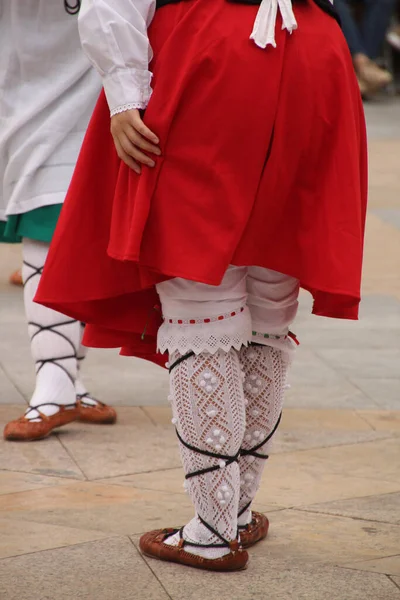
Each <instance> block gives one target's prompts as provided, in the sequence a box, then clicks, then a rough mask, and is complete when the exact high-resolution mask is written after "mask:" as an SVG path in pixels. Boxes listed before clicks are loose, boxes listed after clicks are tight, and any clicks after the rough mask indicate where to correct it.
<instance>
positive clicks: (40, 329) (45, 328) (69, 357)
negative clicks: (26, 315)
mask: <svg viewBox="0 0 400 600" xmlns="http://www.w3.org/2000/svg"><path fill="white" fill-rule="evenodd" d="M75 323H76V321H74V320H69V321H63V322H62V323H55V324H54V325H40V324H39V323H34V322H33V321H29V323H28V325H32V326H33V327H37V331H35V333H34V334H33V336H32V337H31V342H32V341H33V340H34V338H35V337H36V336H37V335H38V334H39V333H43V332H44V331H49V332H50V333H54V335H58V336H60V337H62V338H63V339H64V340H65V341H66V342H68V344H69V345H70V346H71V348H72V350H73V354H69V355H66V356H56V357H54V358H46V359H44V360H37V361H36V365H38V368H37V369H36V375H37V374H38V373H39V372H40V371H41V370H42V368H43V367H44V365H47V364H52V365H54V366H55V367H58V368H59V369H61V370H62V371H64V373H65V374H66V375H67V377H68V379H69V380H70V381H71V383H72V384H73V385H75V379H74V378H73V377H72V375H71V374H70V373H69V371H68V370H67V369H66V368H65V367H63V365H60V364H59V362H58V361H62V360H72V359H75V360H76V358H77V357H76V350H75V346H74V345H73V343H72V342H71V340H70V339H69V338H68V337H67V336H66V335H64V334H63V333H61V332H60V331H56V330H55V329H54V328H55V327H62V326H64V325H73V324H75Z"/></svg>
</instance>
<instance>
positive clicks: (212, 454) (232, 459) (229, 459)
mask: <svg viewBox="0 0 400 600" xmlns="http://www.w3.org/2000/svg"><path fill="white" fill-rule="evenodd" d="M194 355H195V353H194V352H188V353H187V354H184V355H183V356H180V357H179V358H178V359H177V360H176V361H175V362H174V363H173V364H172V365H171V366H170V367H169V372H170V373H171V372H172V371H173V370H174V369H175V368H176V367H177V366H178V365H180V364H181V363H182V362H183V361H185V360H187V359H188V358H191V357H192V356H194ZM175 431H176V435H177V437H178V440H179V441H180V443H181V444H182V445H183V446H185V448H187V449H188V450H191V451H192V452H197V454H201V455H203V456H209V457H210V458H217V459H219V460H223V461H224V462H225V467H227V466H229V465H231V464H233V463H234V462H237V461H238V460H239V456H240V449H239V450H238V451H237V453H236V454H235V456H228V455H226V454H217V453H215V452H209V451H208V450H201V449H200V448H196V446H192V445H191V444H188V443H187V442H185V440H184V439H183V438H182V437H181V436H180V434H179V431H178V429H177V428H175ZM220 468H221V467H220V466H219V465H214V466H213V467H207V468H205V469H200V470H198V471H193V472H192V473H188V474H187V475H185V479H191V478H192V477H198V476H200V475H205V474H206V473H213V472H214V471H219V470H220ZM197 518H198V519H199V521H200V522H201V523H202V524H203V525H204V527H206V528H207V529H208V530H209V531H210V532H211V533H213V534H214V535H215V536H216V537H218V538H219V539H220V540H221V544H198V543H195V542H190V541H187V540H185V539H184V537H183V530H184V527H182V528H181V529H180V530H179V537H180V539H181V540H183V545H187V546H195V547H196V548H230V545H231V542H229V541H228V540H226V539H225V538H224V537H223V536H222V535H221V534H220V533H219V532H218V531H217V530H216V529H214V527H212V526H211V525H210V524H209V523H207V522H206V521H205V520H204V519H203V518H202V517H201V516H200V515H199V514H198V515H197ZM175 533H177V532H174V533H171V536H172V535H174V534H175ZM168 537H170V536H168ZM238 537H239V531H238V534H237V538H236V539H238Z"/></svg>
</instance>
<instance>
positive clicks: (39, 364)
mask: <svg viewBox="0 0 400 600" xmlns="http://www.w3.org/2000/svg"><path fill="white" fill-rule="evenodd" d="M23 264H24V265H25V266H26V267H29V268H30V269H32V270H33V273H31V274H30V275H29V277H27V279H26V280H25V281H24V287H25V286H26V284H27V283H28V281H30V280H31V279H32V278H33V277H36V275H38V276H40V275H42V273H43V268H44V267H35V266H34V265H31V264H30V263H28V262H26V260H24V261H23ZM75 323H77V321H76V320H75V319H68V320H67V321H62V322H61V323H54V324H53V325H41V324H40V323H35V322H34V321H29V322H28V325H30V326H32V327H36V328H37V331H35V333H34V334H33V335H32V337H31V342H33V340H34V339H35V337H36V336H37V335H39V333H43V332H44V331H49V332H50V333H53V334H54V335H58V336H59V337H61V338H63V340H65V341H66V342H67V343H68V344H69V345H70V346H71V348H72V352H73V354H69V355H67V356H57V357H54V358H46V359H44V360H37V361H36V366H37V369H36V375H37V374H38V373H40V371H41V370H42V369H43V367H44V365H47V364H52V365H54V366H56V367H58V368H59V369H61V370H62V371H64V373H65V374H66V375H67V377H68V379H69V380H70V381H71V383H72V384H73V385H75V380H74V378H73V377H72V375H71V374H70V373H69V372H68V370H67V369H66V368H65V367H63V366H62V365H60V364H59V363H58V362H57V361H60V360H71V359H75V360H77V353H76V349H75V346H74V344H73V343H72V342H71V340H70V339H69V338H68V337H67V336H66V335H65V334H64V333H61V331H56V329H55V328H56V327H63V326H64V325H74V324H75ZM43 406H44V405H43Z"/></svg>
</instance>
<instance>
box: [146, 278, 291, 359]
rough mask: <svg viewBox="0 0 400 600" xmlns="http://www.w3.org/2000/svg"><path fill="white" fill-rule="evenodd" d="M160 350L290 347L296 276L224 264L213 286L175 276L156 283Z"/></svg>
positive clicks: (289, 348) (215, 350) (184, 351)
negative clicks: (160, 313)
mask: <svg viewBox="0 0 400 600" xmlns="http://www.w3.org/2000/svg"><path fill="white" fill-rule="evenodd" d="M157 291H158V294H159V296H160V300H161V305H162V310H163V318H164V322H163V324H162V326H161V327H160V330H159V334H158V347H159V350H160V351H161V352H165V351H169V352H170V353H171V352H175V351H177V352H180V353H181V354H185V353H187V352H190V351H193V352H195V353H196V354H200V353H201V352H204V351H206V352H210V353H211V354H214V353H215V352H217V351H218V350H225V351H228V350H230V349H231V348H236V349H237V350H239V349H240V348H241V347H242V346H243V345H247V344H248V343H249V342H257V343H259V344H263V345H266V346H273V347H276V348H279V349H282V350H285V351H288V352H290V351H291V350H292V349H293V343H292V340H290V338H288V333H289V327H290V325H291V323H292V322H293V321H294V319H295V316H296V313H297V308H298V294H299V281H298V280H297V279H295V278H293V277H290V276H288V275H283V274H282V273H278V272H276V271H272V270H270V269H263V268H261V267H235V266H230V267H229V268H228V270H227V272H226V274H225V276H224V278H223V280H222V282H221V284H220V285H219V286H211V285H206V284H204V283H198V282H195V281H189V280H187V279H181V278H175V279H171V280H169V281H165V282H163V283H160V284H159V285H158V286H157Z"/></svg>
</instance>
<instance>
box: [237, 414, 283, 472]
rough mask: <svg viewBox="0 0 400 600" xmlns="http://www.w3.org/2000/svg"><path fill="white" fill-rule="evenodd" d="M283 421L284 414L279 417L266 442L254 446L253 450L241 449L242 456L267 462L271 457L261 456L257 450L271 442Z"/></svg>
mask: <svg viewBox="0 0 400 600" xmlns="http://www.w3.org/2000/svg"><path fill="white" fill-rule="evenodd" d="M281 419H282V413H281V414H280V415H279V418H278V420H277V422H276V423H275V427H274V428H273V430H272V431H271V433H269V434H268V435H267V437H266V438H265V440H263V441H262V442H260V443H259V444H257V446H253V448H250V450H243V449H241V450H240V456H255V457H256V458H262V459H264V460H267V459H268V458H269V455H268V454H260V453H259V452H257V450H259V449H260V448H262V446H264V445H265V444H266V443H267V442H269V440H270V439H271V438H272V436H273V435H274V434H275V432H276V430H277V429H278V427H279V424H280V422H281Z"/></svg>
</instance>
